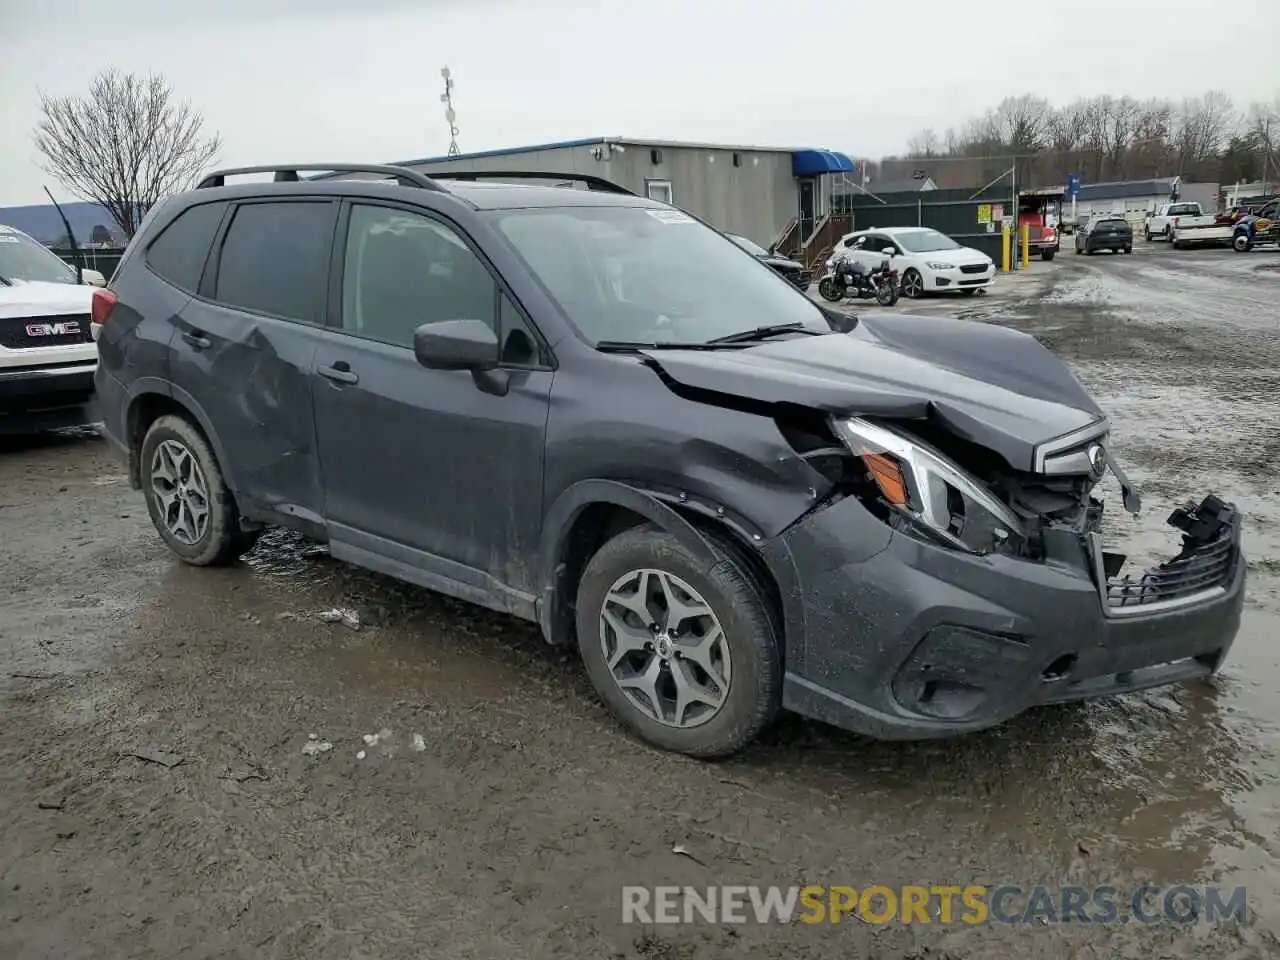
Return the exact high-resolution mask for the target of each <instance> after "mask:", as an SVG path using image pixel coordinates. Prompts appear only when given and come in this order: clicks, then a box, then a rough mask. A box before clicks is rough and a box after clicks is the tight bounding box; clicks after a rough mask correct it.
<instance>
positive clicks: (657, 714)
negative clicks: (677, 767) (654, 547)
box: [600, 569, 732, 728]
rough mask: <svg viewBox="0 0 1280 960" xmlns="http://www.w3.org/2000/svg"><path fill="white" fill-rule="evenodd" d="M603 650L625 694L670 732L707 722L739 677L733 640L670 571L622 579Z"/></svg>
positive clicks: (612, 597)
mask: <svg viewBox="0 0 1280 960" xmlns="http://www.w3.org/2000/svg"><path fill="white" fill-rule="evenodd" d="M600 649H601V653H602V654H603V656H604V662H605V665H606V666H607V667H608V668H609V673H610V675H611V676H612V677H613V680H614V682H615V683H616V684H617V685H618V687H619V689H621V690H622V692H623V693H624V694H626V696H627V697H628V699H629V700H630V701H631V703H632V704H633V705H634V706H635V707H636V708H637V709H639V710H640V711H641V712H642V713H644V714H645V715H646V716H648V717H650V718H651V719H653V720H656V721H658V722H659V723H661V724H664V725H666V726H669V727H678V728H689V727H696V726H699V725H701V724H703V723H706V722H707V721H708V720H710V719H711V718H712V717H714V716H715V715H716V714H717V713H719V712H720V709H721V708H722V707H723V706H724V704H725V700H726V698H727V696H728V694H729V684H730V682H731V679H732V675H731V664H730V655H729V643H728V640H727V639H726V637H725V634H724V630H723V628H722V627H721V626H720V620H719V618H718V617H717V616H716V614H715V611H714V610H712V608H711V605H710V604H709V603H707V601H706V600H704V599H703V598H702V597H701V596H700V595H699V594H698V592H697V591H696V590H694V589H693V587H691V586H690V585H689V584H688V583H686V582H685V581H683V580H681V579H680V578H679V577H676V576H674V575H672V574H670V573H667V572H665V571H663V570H652V569H644V570H633V571H631V572H630V573H627V574H624V575H623V576H621V577H619V578H618V579H617V580H616V581H614V584H613V586H612V587H610V588H609V592H608V593H606V594H605V598H604V602H603V603H602V604H601V608H600Z"/></svg>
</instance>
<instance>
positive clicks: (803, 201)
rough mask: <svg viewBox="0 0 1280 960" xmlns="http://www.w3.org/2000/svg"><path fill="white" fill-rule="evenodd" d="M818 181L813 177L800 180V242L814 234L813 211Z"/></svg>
mask: <svg viewBox="0 0 1280 960" xmlns="http://www.w3.org/2000/svg"><path fill="white" fill-rule="evenodd" d="M816 187H817V181H816V180H814V179H813V178H812V177H808V178H805V179H803V180H801V181H800V242H801V243H805V242H806V241H807V240H808V239H809V237H810V236H812V235H813V212H814V209H815V207H814V201H815V199H816V193H815V188H816Z"/></svg>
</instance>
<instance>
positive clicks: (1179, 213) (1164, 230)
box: [1143, 201, 1204, 240]
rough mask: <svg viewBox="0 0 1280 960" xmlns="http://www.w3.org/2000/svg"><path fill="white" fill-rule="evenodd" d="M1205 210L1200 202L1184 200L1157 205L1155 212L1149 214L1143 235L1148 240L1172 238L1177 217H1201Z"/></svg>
mask: <svg viewBox="0 0 1280 960" xmlns="http://www.w3.org/2000/svg"><path fill="white" fill-rule="evenodd" d="M1203 215H1204V211H1203V210H1201V209H1200V204H1198V203H1193V202H1188V201H1182V202H1180V203H1164V204H1161V205H1160V206H1158V207H1156V212H1155V213H1149V214H1147V219H1146V223H1145V225H1144V229H1143V235H1144V236H1145V238H1146V239H1147V240H1172V239H1173V221H1174V218H1175V217H1200V216H1203Z"/></svg>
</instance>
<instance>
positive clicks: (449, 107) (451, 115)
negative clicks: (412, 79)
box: [440, 67, 462, 157]
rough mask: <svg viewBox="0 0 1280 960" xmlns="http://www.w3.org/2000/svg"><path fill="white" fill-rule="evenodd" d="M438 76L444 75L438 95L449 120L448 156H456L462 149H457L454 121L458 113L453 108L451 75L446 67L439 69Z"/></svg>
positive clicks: (456, 130)
mask: <svg viewBox="0 0 1280 960" xmlns="http://www.w3.org/2000/svg"><path fill="white" fill-rule="evenodd" d="M440 76H442V77H444V93H442V94H441V95H440V102H441V103H443V104H444V118H445V120H447V121H448V122H449V156H451V157H456V156H459V155H460V154H461V153H462V151H461V150H459V149H458V125H457V123H455V122H454V121H456V120H457V119H458V115H457V114H456V113H455V112H454V110H453V77H452V76H450V74H449V68H448V67H445V68H443V69H442V70H441V71H440Z"/></svg>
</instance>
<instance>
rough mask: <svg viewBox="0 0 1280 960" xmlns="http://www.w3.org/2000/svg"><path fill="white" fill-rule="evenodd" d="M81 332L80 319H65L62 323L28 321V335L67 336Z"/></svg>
mask: <svg viewBox="0 0 1280 960" xmlns="http://www.w3.org/2000/svg"><path fill="white" fill-rule="evenodd" d="M79 332H80V321H79V320H65V321H63V322H62V323H28V324H27V336H28V337H65V336H68V335H70V334H73V333H79Z"/></svg>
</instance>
